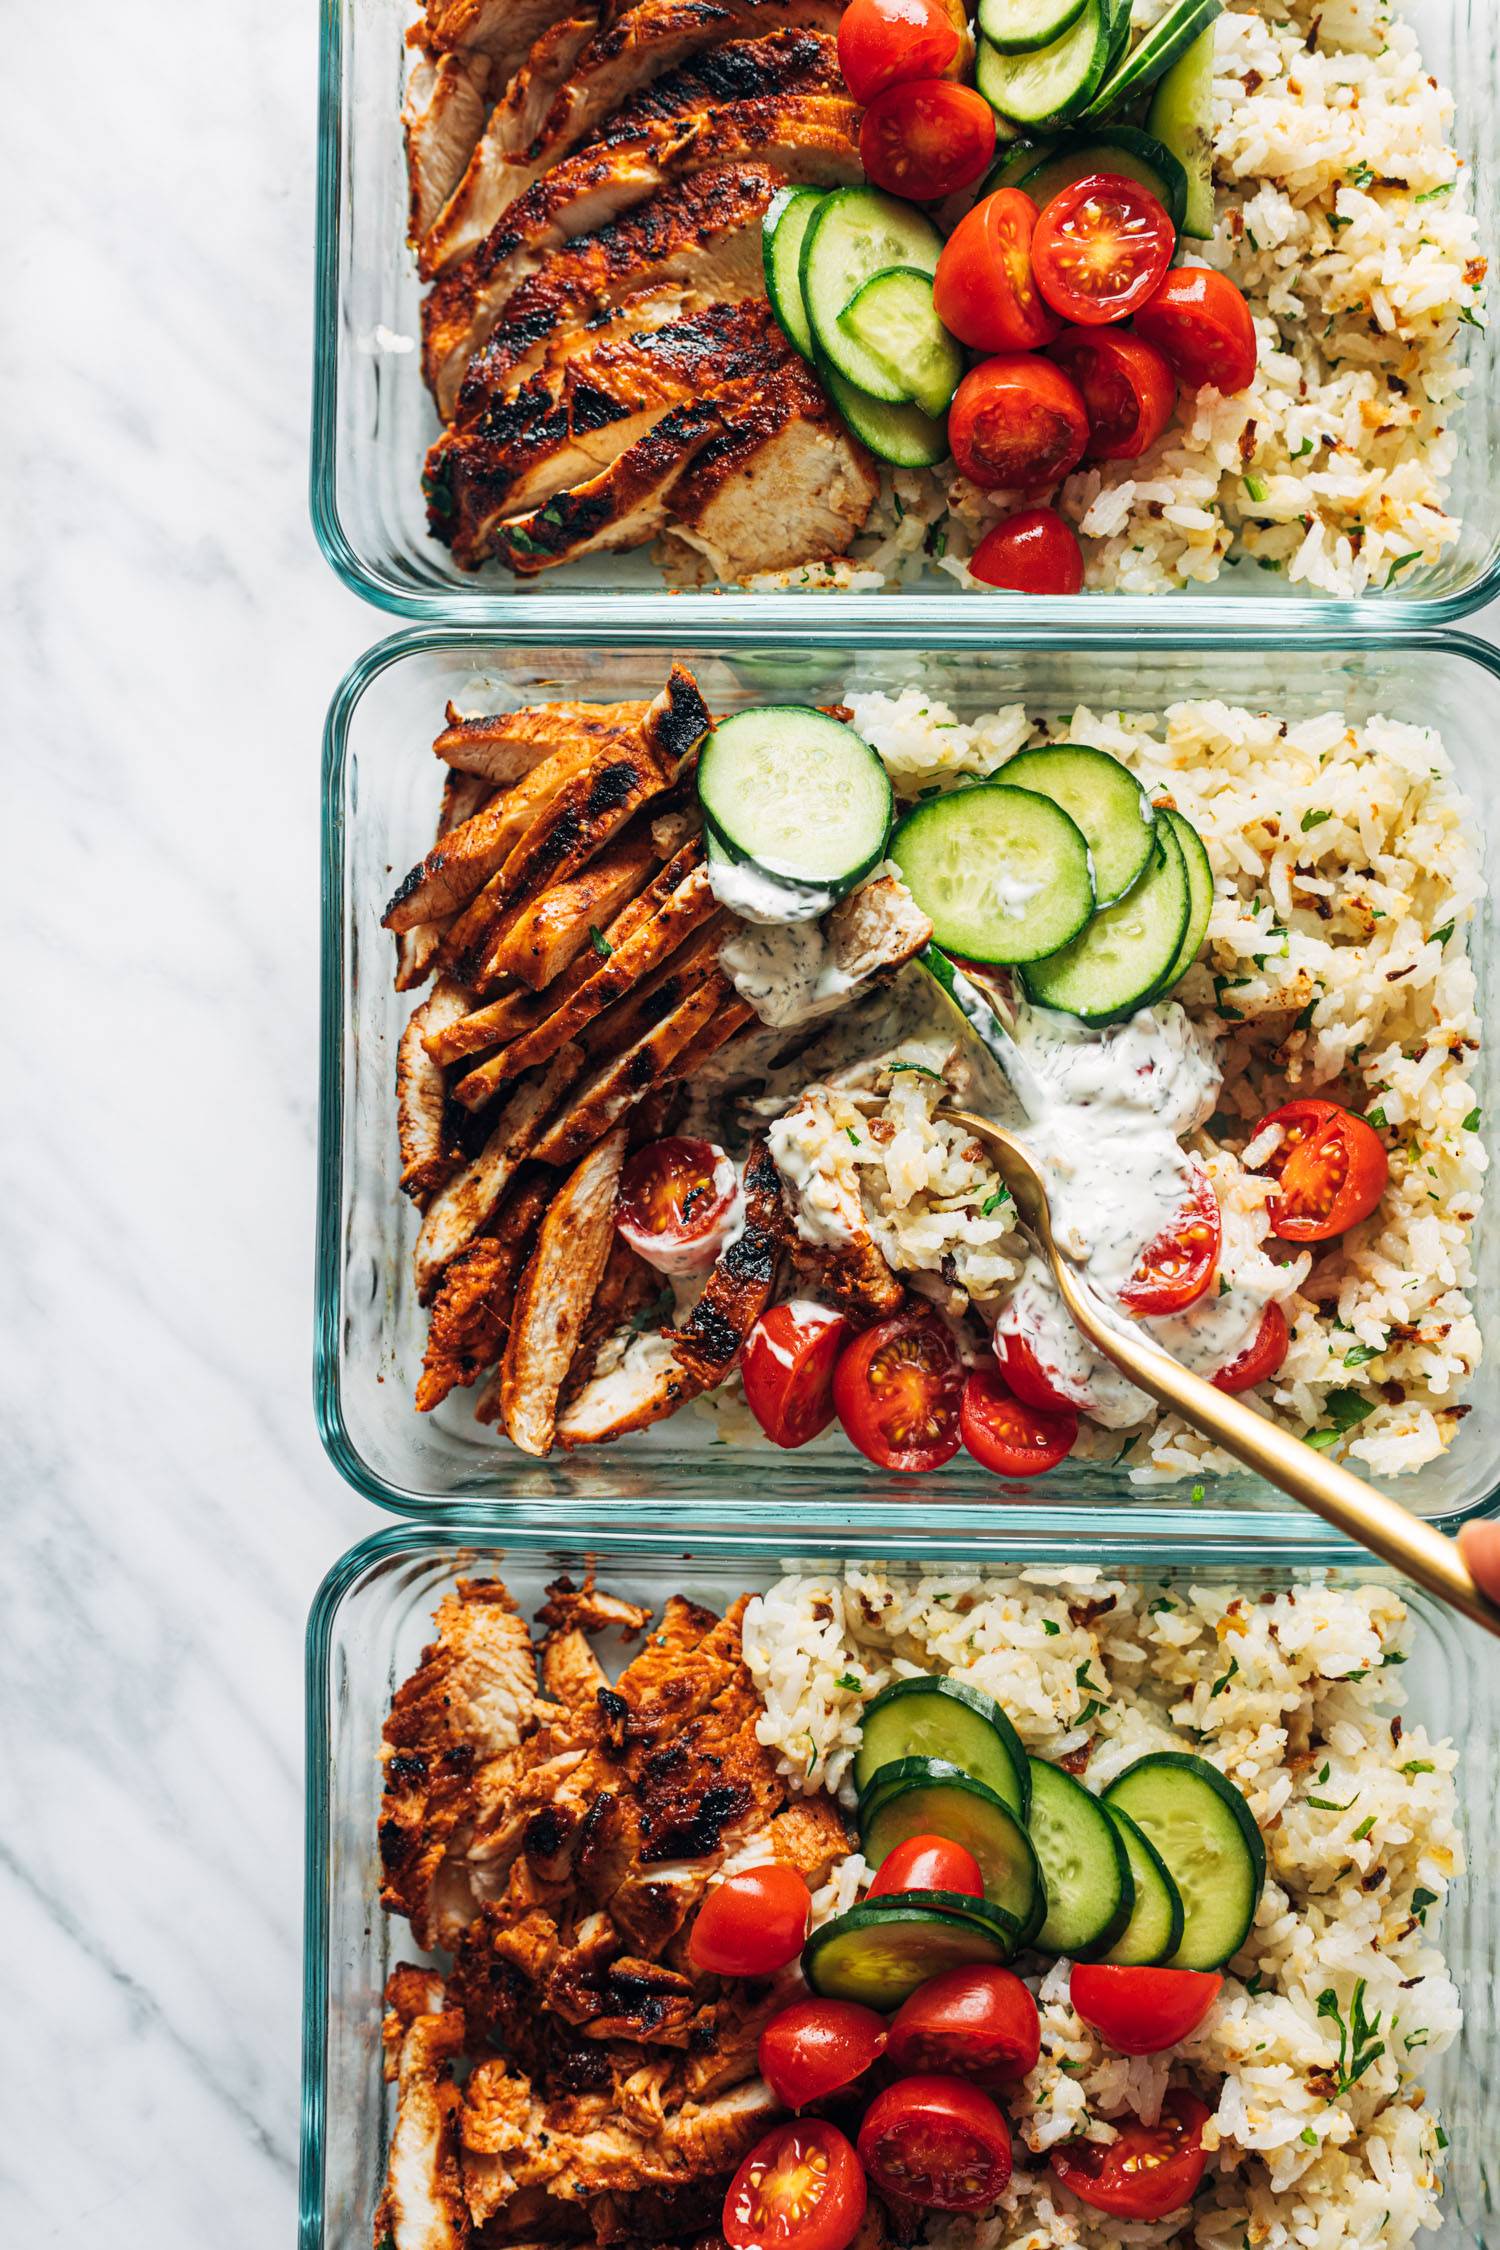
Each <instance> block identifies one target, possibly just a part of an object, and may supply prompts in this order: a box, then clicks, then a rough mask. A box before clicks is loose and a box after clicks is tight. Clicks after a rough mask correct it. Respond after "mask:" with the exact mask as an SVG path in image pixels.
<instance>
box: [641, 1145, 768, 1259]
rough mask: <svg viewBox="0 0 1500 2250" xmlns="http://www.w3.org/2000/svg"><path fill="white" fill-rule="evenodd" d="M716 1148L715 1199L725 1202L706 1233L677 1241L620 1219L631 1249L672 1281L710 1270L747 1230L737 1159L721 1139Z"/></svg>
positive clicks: (742, 1188)
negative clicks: (724, 1147)
mask: <svg viewBox="0 0 1500 2250" xmlns="http://www.w3.org/2000/svg"><path fill="white" fill-rule="evenodd" d="M713 1150H714V1171H713V1193H714V1197H715V1199H716V1200H717V1201H719V1202H722V1204H723V1209H722V1210H721V1211H720V1212H719V1214H718V1216H717V1218H716V1219H715V1220H714V1222H713V1225H712V1226H710V1227H708V1228H706V1229H705V1230H704V1232H703V1233H702V1234H698V1235H693V1236H692V1237H691V1238H690V1239H689V1240H687V1241H685V1242H682V1241H673V1240H671V1239H670V1238H669V1237H667V1236H665V1235H659V1234H649V1233H647V1232H646V1231H645V1230H644V1229H642V1228H639V1227H633V1226H630V1225H628V1224H626V1223H625V1222H624V1221H623V1220H622V1221H621V1222H620V1232H621V1233H622V1234H623V1235H624V1237H625V1239H626V1241H627V1242H628V1243H629V1244H630V1247H631V1249H632V1250H634V1251H636V1252H637V1254H638V1255H639V1256H640V1257H642V1258H644V1259H645V1261H646V1263H647V1265H648V1266H655V1268H656V1270H657V1272H658V1273H659V1274H664V1275H665V1276H666V1278H667V1280H668V1281H671V1282H677V1281H681V1280H688V1279H691V1278H692V1277H693V1276H694V1275H699V1274H705V1273H707V1272H708V1270H709V1268H710V1266H712V1265H713V1264H714V1262H715V1261H716V1260H717V1259H718V1258H719V1257H720V1256H722V1254H723V1252H724V1251H725V1250H727V1249H728V1247H729V1245H730V1243H732V1242H738V1240H739V1238H740V1236H741V1235H742V1234H743V1233H744V1231H745V1191H744V1187H743V1185H742V1183H741V1180H740V1175H739V1172H738V1171H737V1170H736V1168H735V1162H734V1159H733V1157H732V1156H730V1154H729V1153H728V1151H727V1150H726V1149H722V1148H720V1147H719V1145H718V1143H717V1142H715V1143H714V1144H713Z"/></svg>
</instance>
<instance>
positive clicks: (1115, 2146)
mask: <svg viewBox="0 0 1500 2250" xmlns="http://www.w3.org/2000/svg"><path fill="white" fill-rule="evenodd" d="M1208 2114H1209V2113H1208V2106H1207V2104H1206V2103H1204V2102H1200V2101H1199V2099H1198V2097H1197V2095H1196V2094H1188V2093H1184V2092H1182V2090H1181V2089H1180V2088H1178V2087H1174V2088H1173V2089H1172V2091H1171V2092H1170V2093H1169V2094H1168V2095H1167V2096H1166V2099H1165V2100H1164V2101H1163V2103H1162V2105H1161V2122H1160V2124H1157V2125H1143V2124H1142V2123H1141V2121H1140V2119H1139V2118H1138V2117H1133V2116H1131V2115H1130V2114H1129V2113H1128V2112H1127V2113H1126V2115H1125V2116H1124V2117H1112V2118H1111V2119H1110V2121H1109V2122H1110V2123H1111V2125H1113V2126H1114V2127H1115V2128H1116V2135H1117V2137H1116V2138H1115V2139H1114V2140H1112V2141H1109V2142H1104V2141H1063V2142H1062V2143H1061V2144H1060V2146H1058V2147H1057V2148H1054V2149H1053V2151H1052V2155H1051V2159H1050V2161H1051V2165H1052V2169H1053V2171H1054V2172H1055V2173H1056V2174H1057V2177H1058V2178H1059V2179H1060V2180H1061V2182H1062V2184H1063V2186H1064V2187H1065V2188H1069V2189H1071V2191H1072V2192H1073V2194H1074V2195H1076V2196H1077V2197H1078V2199H1079V2201H1080V2202H1081V2203H1088V2204H1092V2206H1093V2208H1094V2209H1095V2210H1096V2211H1108V2212H1110V2213H1111V2214H1112V2215H1113V2216H1114V2217H1115V2218H1117V2219H1164V2218H1165V2217H1166V2216H1167V2214H1168V2212H1169V2211H1180V2210H1181V2209H1182V2207H1183V2205H1184V2204H1185V2203H1191V2202H1192V2200H1193V2197H1194V2196H1195V2195H1196V2194H1197V2192H1198V2185H1199V2182H1200V2181H1201V2180H1202V2178H1203V2167H1204V2165H1205V2163H1206V2162H1207V2158H1206V2157H1205V2156H1204V2153H1203V2128H1204V2126H1205V2125H1206V2124H1207V2123H1208Z"/></svg>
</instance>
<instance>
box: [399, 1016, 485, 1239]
mask: <svg viewBox="0 0 1500 2250" xmlns="http://www.w3.org/2000/svg"><path fill="white" fill-rule="evenodd" d="M468 1012H469V995H468V993H467V992H466V991H465V990H464V988H463V986H462V985H460V984H456V983H454V981H453V980H452V979H451V978H447V977H444V978H440V979H439V981H438V983H437V984H436V985H435V986H434V987H433V990H432V992H431V993H430V994H429V996H428V998H427V999H425V1000H424V1001H422V1002H421V1003H420V1005H419V1006H417V1007H415V1008H414V1009H413V1010H412V1012H411V1014H410V1016H409V1017H408V1018H407V1021H406V1027H405V1029H404V1030H403V1032H402V1034H401V1038H400V1041H399V1043H398V1045H397V1048H396V1131H397V1137H398V1140H399V1143H400V1148H401V1188H402V1192H403V1194H406V1195H409V1196H410V1197H411V1198H412V1200H413V1201H414V1202H416V1203H422V1204H425V1203H426V1202H427V1200H428V1198H429V1197H430V1196H432V1195H434V1194H435V1193H436V1191H437V1190H438V1189H439V1188H440V1187H441V1186H442V1184H443V1182H444V1181H445V1180H446V1179H448V1178H449V1177H451V1175H452V1173H453V1172H454V1171H455V1170H456V1169H457V1167H458V1165H459V1163H460V1161H461V1159H460V1157H459V1154H458V1151H457V1149H456V1148H455V1146H454V1145H453V1142H452V1139H451V1136H450V1135H449V1132H448V1089H447V1084H446V1082H445V1080H444V1078H443V1074H442V1072H441V1070H439V1069H438V1067H437V1065H436V1064H435V1063H434V1062H433V1060H432V1058H431V1056H430V1055H429V1054H428V1052H427V1048H426V1045H425V1041H426V1039H427V1038H428V1036H429V1035H431V1036H433V1037H436V1036H438V1035H439V1034H440V1033H441V1032H442V1030H443V1028H444V1026H445V1025H448V1024H454V1023H461V1022H462V1021H463V1019H464V1017H465V1016H466V1015H467V1014H468Z"/></svg>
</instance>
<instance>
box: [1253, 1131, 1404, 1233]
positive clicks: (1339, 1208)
mask: <svg viewBox="0 0 1500 2250" xmlns="http://www.w3.org/2000/svg"><path fill="white" fill-rule="evenodd" d="M1268 1125H1279V1126H1281V1128H1282V1138H1281V1143H1280V1146H1279V1147H1278V1148H1276V1149H1275V1150H1274V1151H1273V1152H1272V1154H1271V1155H1270V1156H1269V1157H1268V1158H1267V1159H1266V1161H1265V1163H1264V1164H1263V1165H1262V1166H1261V1167H1260V1169H1261V1170H1262V1171H1263V1172H1269V1173H1270V1175H1271V1177H1272V1178H1273V1179H1274V1180H1278V1181H1279V1182H1280V1184H1281V1193H1280V1195H1278V1196H1277V1198H1276V1200H1275V1202H1274V1203H1273V1204H1272V1205H1271V1207H1270V1212H1269V1217H1270V1221H1271V1232H1272V1233H1273V1234H1275V1235H1279V1236H1280V1238H1281V1240H1282V1241H1283V1242H1329V1241H1331V1240H1332V1238H1333V1237H1334V1235H1336V1234H1344V1233H1346V1232H1347V1231H1348V1229H1349V1228H1350V1227H1356V1226H1358V1225H1359V1223H1360V1221H1361V1219H1368V1218H1369V1216H1370V1214H1371V1212H1372V1211H1374V1210H1375V1209H1376V1207H1377V1206H1378V1204H1379V1202H1380V1198H1381V1197H1382V1196H1383V1195H1384V1193H1385V1190H1386V1182H1387V1181H1388V1180H1389V1178H1390V1176H1391V1167H1390V1159H1389V1158H1388V1157H1387V1155H1386V1153H1385V1143H1384V1142H1383V1141H1382V1140H1381V1138H1380V1135H1379V1134H1378V1133H1377V1132H1376V1130H1375V1128H1374V1126H1373V1125H1367V1124H1366V1122H1365V1120H1364V1119H1363V1118H1362V1117H1356V1116H1355V1114H1354V1112H1353V1111H1352V1110H1349V1109H1341V1108H1340V1106H1339V1104H1338V1103H1337V1102H1324V1101H1314V1100H1308V1101H1297V1102H1287V1103H1285V1104H1284V1105H1283V1107H1282V1108H1280V1109H1275V1110H1272V1112H1271V1114H1270V1116H1269V1117H1263V1118H1262V1119H1261V1121H1260V1123H1259V1124H1258V1125H1257V1126H1256V1128H1255V1130H1256V1132H1257V1133H1263V1132H1264V1131H1265V1129H1266V1127H1267V1126H1268Z"/></svg>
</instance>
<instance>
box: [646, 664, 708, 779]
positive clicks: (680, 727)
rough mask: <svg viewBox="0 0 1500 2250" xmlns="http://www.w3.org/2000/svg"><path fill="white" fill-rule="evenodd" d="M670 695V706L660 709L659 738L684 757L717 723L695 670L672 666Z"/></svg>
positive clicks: (665, 746) (667, 748)
mask: <svg viewBox="0 0 1500 2250" xmlns="http://www.w3.org/2000/svg"><path fill="white" fill-rule="evenodd" d="M666 697H667V702H666V709H665V710H660V709H658V710H657V712H656V724H657V733H658V739H659V741H660V743H661V746H662V748H663V750H664V751H665V752H666V753H667V755H668V756H669V757H671V758H673V759H677V760H681V759H683V758H686V757H688V756H689V755H690V754H691V752H692V751H694V750H696V749H697V747H698V744H699V743H700V742H701V741H702V740H703V737H704V736H705V735H706V734H707V732H708V730H709V728H710V727H711V726H712V725H713V714H712V713H711V712H710V710H709V708H708V705H707V704H706V703H705V702H704V700H703V697H702V695H701V693H700V692H699V688H698V683H697V681H696V680H695V679H694V678H693V675H692V673H691V672H689V671H687V670H686V669H685V668H684V667H683V666H682V665H681V664H674V665H673V666H672V670H671V674H670V676H669V678H668V680H667V686H666Z"/></svg>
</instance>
